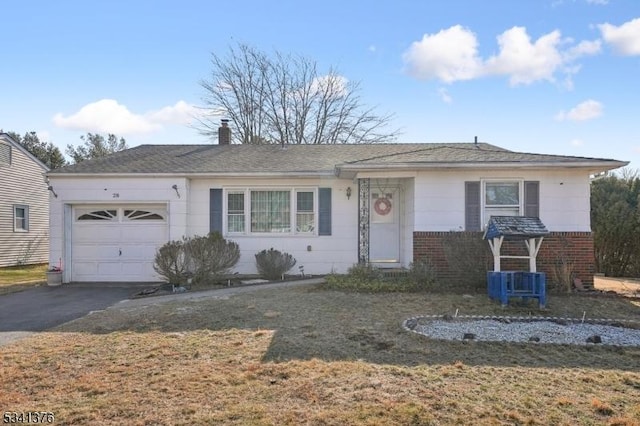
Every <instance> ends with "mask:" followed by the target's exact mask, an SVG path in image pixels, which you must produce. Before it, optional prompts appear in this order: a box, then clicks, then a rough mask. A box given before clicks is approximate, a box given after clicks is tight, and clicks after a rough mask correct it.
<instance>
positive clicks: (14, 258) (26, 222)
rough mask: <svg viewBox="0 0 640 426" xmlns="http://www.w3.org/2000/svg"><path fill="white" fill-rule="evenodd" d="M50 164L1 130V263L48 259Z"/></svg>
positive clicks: (31, 262) (25, 262)
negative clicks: (48, 175)
mask: <svg viewBox="0 0 640 426" xmlns="http://www.w3.org/2000/svg"><path fill="white" fill-rule="evenodd" d="M48 171H49V169H48V168H47V166H45V165H44V164H42V162H41V161H40V160H38V159H37V158H36V157H34V156H33V155H31V153H29V151H27V150H26V149H25V148H24V147H23V146H22V145H20V144H19V143H17V142H16V141H15V140H13V139H12V138H11V137H10V136H9V135H7V134H6V133H0V267H5V266H14V265H24V264H33V263H45V262H47V261H48V260H49V240H48V232H49V191H48V190H47V184H46V182H45V174H46V173H47V172H48Z"/></svg>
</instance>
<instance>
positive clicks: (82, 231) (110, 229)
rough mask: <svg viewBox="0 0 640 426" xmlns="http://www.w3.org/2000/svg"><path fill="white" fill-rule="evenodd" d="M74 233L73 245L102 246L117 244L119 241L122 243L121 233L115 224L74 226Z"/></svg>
mask: <svg viewBox="0 0 640 426" xmlns="http://www.w3.org/2000/svg"><path fill="white" fill-rule="evenodd" d="M74 231H75V232H74V233H73V234H74V235H73V242H74V243H82V244H91V243H94V244H95V243H100V244H103V243H118V242H119V241H122V232H121V230H120V229H119V228H118V227H117V225H116V224H112V225H111V226H104V225H100V226H86V225H84V226H76V227H75V228H74Z"/></svg>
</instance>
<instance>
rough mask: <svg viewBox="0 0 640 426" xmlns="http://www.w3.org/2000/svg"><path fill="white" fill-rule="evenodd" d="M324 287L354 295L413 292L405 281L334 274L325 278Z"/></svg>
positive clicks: (411, 285) (410, 283) (408, 282)
mask: <svg viewBox="0 0 640 426" xmlns="http://www.w3.org/2000/svg"><path fill="white" fill-rule="evenodd" d="M325 287H326V288H328V289H331V290H340V291H347V292H355V293H406V292H410V291H414V290H415V287H414V285H413V283H412V282H410V281H409V280H407V279H399V278H376V279H364V278H355V277H353V276H350V275H336V274H333V275H328V276H326V277H325Z"/></svg>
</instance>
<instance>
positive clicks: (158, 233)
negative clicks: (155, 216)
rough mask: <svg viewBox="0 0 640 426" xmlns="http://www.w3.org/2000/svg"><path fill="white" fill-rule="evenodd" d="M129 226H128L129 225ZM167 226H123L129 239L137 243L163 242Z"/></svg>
mask: <svg viewBox="0 0 640 426" xmlns="http://www.w3.org/2000/svg"><path fill="white" fill-rule="evenodd" d="M127 225H128V224H127ZM166 229H167V227H166V225H147V224H145V225H143V226H140V225H139V226H130V225H129V226H123V227H122V231H123V232H124V233H125V234H126V236H127V237H128V239H131V240H135V241H158V242H160V241H163V240H164V233H165V230H166Z"/></svg>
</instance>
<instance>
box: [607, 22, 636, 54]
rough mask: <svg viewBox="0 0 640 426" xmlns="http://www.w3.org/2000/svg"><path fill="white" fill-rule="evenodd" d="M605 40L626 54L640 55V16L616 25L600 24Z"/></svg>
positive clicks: (619, 51)
mask: <svg viewBox="0 0 640 426" xmlns="http://www.w3.org/2000/svg"><path fill="white" fill-rule="evenodd" d="M598 28H599V29H600V33H601V34H602V38H603V39H604V41H606V42H607V43H609V44H610V45H611V46H612V47H613V49H614V50H615V51H616V52H617V53H619V54H621V55H625V56H635V55H640V18H636V19H632V20H631V21H628V22H625V23H624V24H622V25H620V26H618V27H616V26H615V25H611V24H609V23H606V24H602V25H598Z"/></svg>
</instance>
